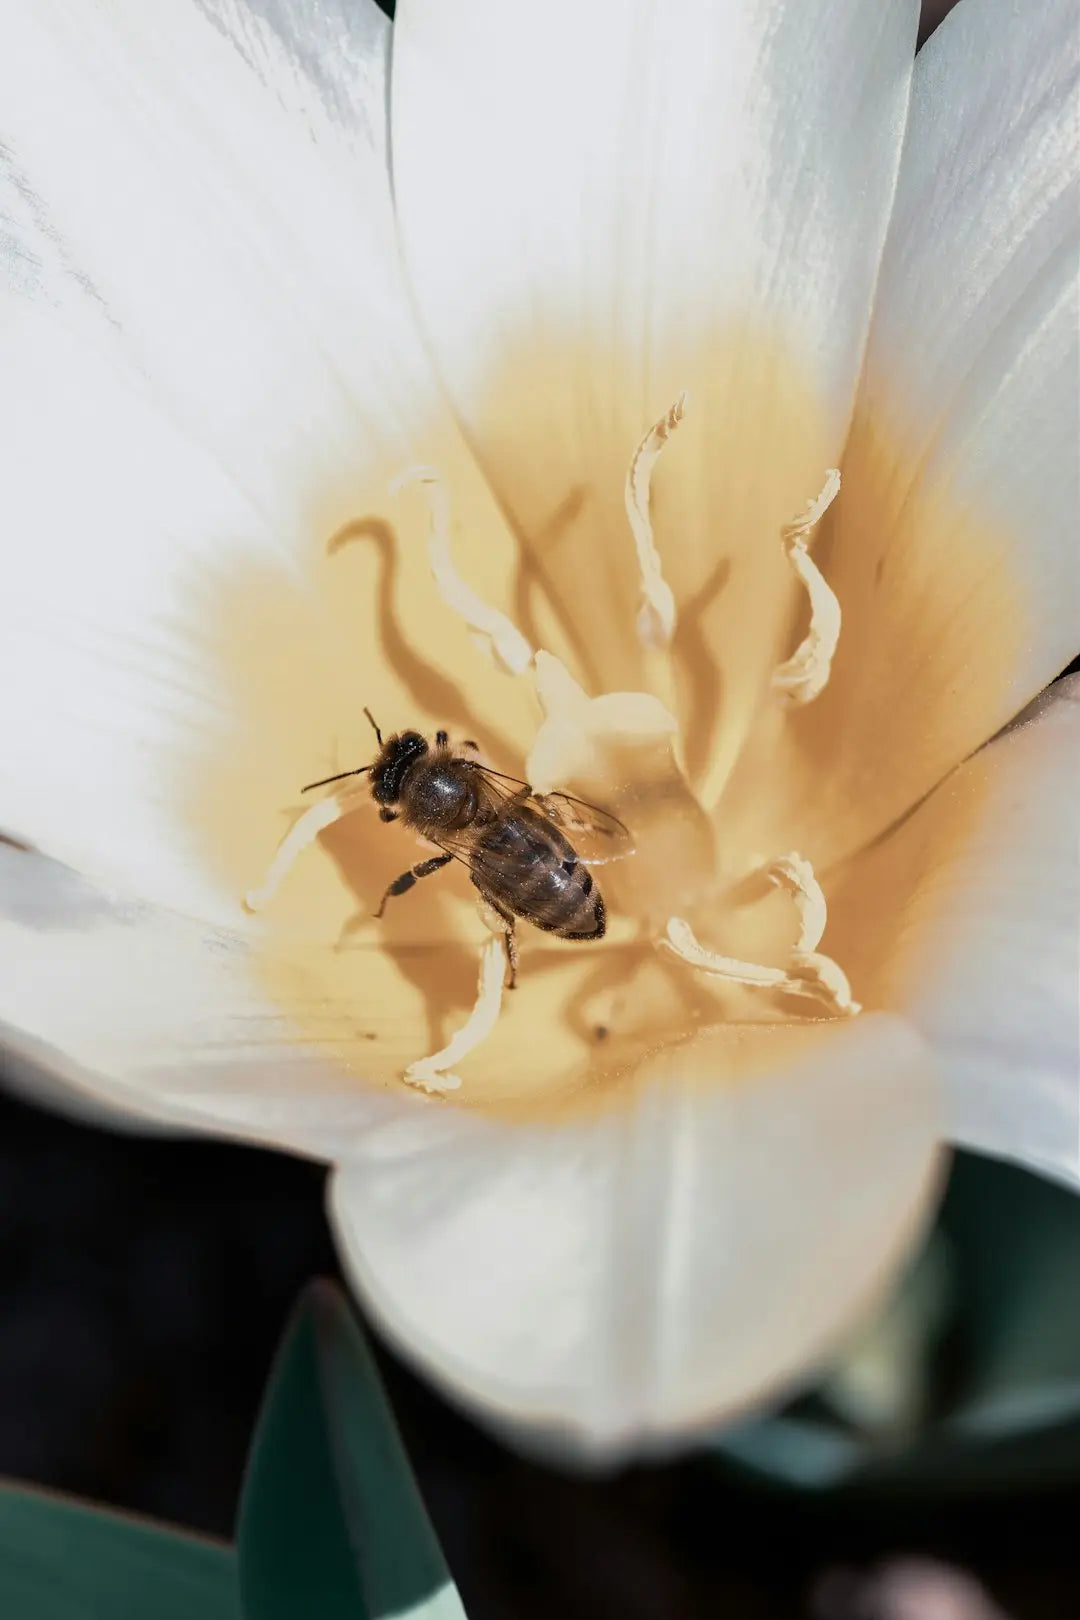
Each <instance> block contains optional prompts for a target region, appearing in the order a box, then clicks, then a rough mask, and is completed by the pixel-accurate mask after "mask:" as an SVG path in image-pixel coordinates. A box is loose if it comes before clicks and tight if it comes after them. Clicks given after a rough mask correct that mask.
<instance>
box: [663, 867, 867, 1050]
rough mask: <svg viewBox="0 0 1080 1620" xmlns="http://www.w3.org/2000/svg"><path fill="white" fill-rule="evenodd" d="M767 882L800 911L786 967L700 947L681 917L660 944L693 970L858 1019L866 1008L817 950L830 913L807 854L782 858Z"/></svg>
mask: <svg viewBox="0 0 1080 1620" xmlns="http://www.w3.org/2000/svg"><path fill="white" fill-rule="evenodd" d="M768 877H769V879H770V881H771V882H772V883H775V884H776V885H777V887H778V888H783V889H786V890H787V891H788V893H789V894H791V895H792V897H793V898H794V901H795V904H796V906H797V907H798V911H799V937H798V939H797V940H796V942H795V945H794V946H793V948H792V950H791V954H790V956H789V959H788V965H787V968H774V967H764V966H762V965H761V964H759V963H757V962H740V961H738V960H736V959H735V958H734V957H730V956H720V955H718V954H717V952H716V951H710V950H709V949H707V947H706V946H704V945H701V944H699V943H698V940H697V938H696V937H695V935H694V932H693V929H692V928H691V927H690V924H689V923H688V922H686V921H685V920H684V919H683V918H682V917H669V919H668V924H667V938H666V939H663V940H661V941H660V943H661V944H662V945H666V946H667V948H668V950H671V951H674V953H675V955H676V956H679V957H681V958H682V960H683V961H684V962H688V963H689V964H690V966H691V967H696V968H700V969H701V970H702V971H703V972H705V973H711V974H713V975H714V976H715V977H717V978H721V979H727V980H729V981H730V982H731V983H733V984H749V985H757V986H760V987H762V988H765V989H771V990H775V991H778V992H780V993H782V994H784V995H789V996H807V997H810V998H811V999H813V1000H815V1001H819V1002H821V1003H822V1004H823V1005H824V1006H826V1007H827V1008H828V1009H829V1011H830V1012H832V1013H833V1014H835V1015H836V1016H838V1017H842V1018H853V1017H854V1016H855V1014H856V1013H858V1012H861V1011H862V1008H861V1007H860V1005H859V1003H858V1002H857V1001H854V1000H853V999H852V995H851V986H850V985H849V983H848V981H847V976H846V974H845V973H844V971H843V969H842V968H841V967H840V966H839V965H838V964H837V963H836V962H834V961H833V959H832V957H831V956H824V955H823V954H822V953H821V952H819V950H818V949H817V947H818V945H819V944H820V943H821V936H822V935H823V934H824V932H825V924H826V922H827V921H828V910H827V907H826V904H825V895H824V893H823V892H822V888H821V885H820V883H819V882H818V880H817V878H816V877H815V876H814V869H813V867H812V866H811V864H810V862H809V861H808V860H807V859H806V858H805V856H802V855H796V854H794V853H793V854H790V855H782V856H780V857H779V859H778V860H775V861H773V862H772V863H771V865H770V866H769V868H768Z"/></svg>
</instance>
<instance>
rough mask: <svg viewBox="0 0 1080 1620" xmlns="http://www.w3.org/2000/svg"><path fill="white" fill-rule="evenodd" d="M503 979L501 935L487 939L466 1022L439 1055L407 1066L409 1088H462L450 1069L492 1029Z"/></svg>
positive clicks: (499, 1002) (443, 1089)
mask: <svg viewBox="0 0 1080 1620" xmlns="http://www.w3.org/2000/svg"><path fill="white" fill-rule="evenodd" d="M505 976H506V948H505V946H504V944H503V939H502V935H501V934H500V935H499V936H498V938H492V939H489V940H488V942H487V944H486V945H485V946H484V948H483V950H482V952H481V953H480V974H479V978H478V980H477V985H476V1004H475V1006H474V1007H473V1010H472V1012H471V1013H470V1014H469V1017H468V1020H467V1022H466V1023H465V1024H464V1025H463V1026H462V1027H461V1029H459V1030H458V1032H457V1034H456V1035H454V1036H452V1037H451V1039H450V1041H449V1042H448V1043H447V1045H446V1046H444V1047H443V1049H442V1051H441V1052H436V1053H434V1054H433V1056H431V1057H426V1058H418V1059H417V1061H416V1062H415V1063H410V1064H409V1067H408V1068H407V1069H406V1070H405V1073H404V1075H403V1076H402V1078H403V1079H404V1080H405V1081H406V1082H407V1083H408V1084H409V1085H410V1086H419V1087H420V1088H421V1089H422V1090H423V1091H427V1092H442V1091H456V1090H457V1089H458V1087H459V1086H460V1085H461V1078H460V1076H459V1075H456V1074H454V1073H452V1069H453V1065H454V1064H455V1063H460V1062H461V1059H462V1058H463V1057H467V1056H468V1054H469V1053H470V1052H474V1051H475V1050H476V1048H477V1047H478V1046H480V1045H481V1044H482V1043H483V1042H484V1041H486V1040H487V1038H488V1036H489V1035H490V1034H491V1032H492V1030H493V1029H494V1028H495V1024H496V1021H497V1019H498V1016H499V1009H500V1007H501V1006H502V993H503V980H504V978H505Z"/></svg>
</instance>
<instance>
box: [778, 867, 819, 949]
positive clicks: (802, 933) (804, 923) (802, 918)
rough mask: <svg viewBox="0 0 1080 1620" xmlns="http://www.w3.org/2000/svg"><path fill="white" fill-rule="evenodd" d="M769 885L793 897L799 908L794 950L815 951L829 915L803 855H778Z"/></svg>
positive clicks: (817, 884) (816, 882) (810, 868)
mask: <svg viewBox="0 0 1080 1620" xmlns="http://www.w3.org/2000/svg"><path fill="white" fill-rule="evenodd" d="M768 875H769V882H770V883H775V884H776V885H777V887H778V888H783V889H787V891H788V893H789V894H792V895H794V897H795V904H796V906H797V907H798V908H799V923H800V927H799V940H798V944H797V945H796V946H795V949H796V951H800V952H803V953H805V952H808V951H816V950H817V948H818V946H819V945H820V943H821V936H822V934H823V933H824V932H825V924H826V922H827V921H828V918H829V913H828V909H827V907H826V905H825V895H824V893H823V892H822V888H821V884H820V883H819V882H818V880H817V878H816V877H815V876H814V868H813V867H812V866H811V864H810V862H809V861H808V860H807V859H806V858H805V856H803V855H796V854H795V853H794V852H793V853H792V854H790V855H781V856H780V857H779V859H778V860H775V861H773V862H772V863H771V864H770V866H769V873H768Z"/></svg>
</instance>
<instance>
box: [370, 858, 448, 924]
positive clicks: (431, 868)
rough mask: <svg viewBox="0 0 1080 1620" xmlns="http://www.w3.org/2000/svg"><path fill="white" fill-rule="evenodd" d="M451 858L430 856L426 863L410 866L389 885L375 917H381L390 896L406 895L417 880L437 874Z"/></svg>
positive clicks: (421, 862)
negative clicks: (433, 873)
mask: <svg viewBox="0 0 1080 1620" xmlns="http://www.w3.org/2000/svg"><path fill="white" fill-rule="evenodd" d="M453 858H454V857H453V856H452V855H431V856H429V857H428V859H427V860H426V861H420V862H418V864H417V865H416V866H410V868H409V870H408V871H407V872H402V874H401V876H400V877H396V878H395V879H394V881H393V883H391V885H390V887H389V888H388V889H387V891H386V893H385V894H384V895H383V897H382V899H381V900H380V901H379V909H378V911H377V912H376V913H375V915H376V917H381V916H382V914H383V912H384V911H385V910H386V902H387V901H388V900H389V898H390V896H391V895H392V894H405V893H407V892H408V890H409V889H411V888H412V886H413V884H414V883H415V882H416V880H417V878H422V877H430V876H431V874H432V872H437V871H438V870H439V868H440V866H449V864H450V862H451V861H452V860H453Z"/></svg>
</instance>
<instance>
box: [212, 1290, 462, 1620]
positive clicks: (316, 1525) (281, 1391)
mask: <svg viewBox="0 0 1080 1620" xmlns="http://www.w3.org/2000/svg"><path fill="white" fill-rule="evenodd" d="M237 1548H238V1553H239V1560H240V1586H241V1591H242V1593H243V1599H244V1614H245V1617H246V1620H312V1617H313V1616H316V1615H317V1616H318V1620H383V1617H386V1620H390V1617H391V1616H392V1617H394V1620H406V1617H407V1620H463V1617H464V1610H463V1609H462V1607H461V1602H460V1599H459V1598H458V1595H457V1592H456V1589H455V1588H454V1586H453V1583H452V1582H451V1580H450V1576H449V1574H448V1571H447V1568H446V1563H445V1560H444V1559H443V1555H442V1551H441V1549H440V1547H439V1543H438V1541H437V1540H436V1537H435V1533H434V1531H433V1530H432V1528H431V1524H430V1522H429V1520H428V1517H427V1513H426V1512H425V1509H424V1505H423V1502H422V1500H421V1497H420V1493H419V1491H418V1490H417V1487H416V1482H415V1480H414V1479H413V1476H412V1472H411V1470H410V1468H409V1463H408V1459H407V1457H406V1455H405V1451H404V1448H403V1446H402V1444H401V1440H400V1438H399V1436H398V1432H397V1428H396V1426H395V1424H394V1419H393V1416H392V1414H391V1412H390V1408H389V1406H388V1404H387V1401H386V1397H385V1395H384V1394H383V1390H382V1386H381V1384H380V1381H379V1375H378V1372H377V1370H376V1368H375V1363H374V1361H373V1360H372V1356H371V1352H370V1351H369V1349H368V1347H367V1344H366V1342H365V1340H364V1337H363V1335H362V1333H361V1331H360V1329H359V1327H358V1325H357V1323H356V1321H355V1319H354V1317H353V1315H352V1313H351V1311H350V1309H349V1306H348V1303H347V1301H346V1300H345V1298H344V1296H343V1295H342V1294H341V1292H340V1290H339V1289H337V1288H336V1287H334V1286H332V1285H331V1284H329V1283H321V1282H320V1283H314V1284H313V1285H312V1286H311V1287H310V1288H308V1289H307V1290H306V1291H305V1293H304V1294H303V1295H302V1296H301V1299H300V1303H299V1305H298V1307H297V1309H296V1312H295V1314H294V1316H293V1320H292V1322H291V1324H290V1327H289V1330H288V1332H287V1334H286V1336H285V1341H284V1344H283V1345H282V1348H281V1350H280V1351H279V1353H278V1358H277V1362H276V1363H275V1366H274V1370H273V1372H272V1374H271V1377H270V1383H269V1386H268V1389H267V1393H266V1396H265V1398H264V1402H263V1409H262V1412H261V1414H260V1418H259V1422H258V1426H257V1428H256V1432H255V1439H254V1442H253V1444H252V1448H251V1452H250V1455H249V1458H248V1470H247V1477H246V1479H245V1481H244V1488H243V1493H242V1496H241V1502H240V1519H239V1529H238V1536H237Z"/></svg>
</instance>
